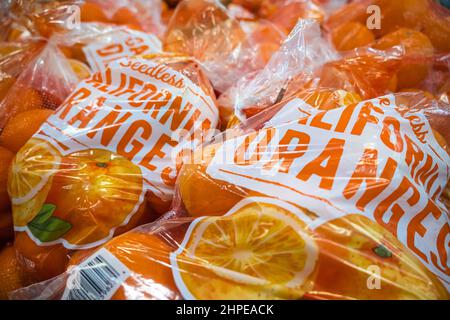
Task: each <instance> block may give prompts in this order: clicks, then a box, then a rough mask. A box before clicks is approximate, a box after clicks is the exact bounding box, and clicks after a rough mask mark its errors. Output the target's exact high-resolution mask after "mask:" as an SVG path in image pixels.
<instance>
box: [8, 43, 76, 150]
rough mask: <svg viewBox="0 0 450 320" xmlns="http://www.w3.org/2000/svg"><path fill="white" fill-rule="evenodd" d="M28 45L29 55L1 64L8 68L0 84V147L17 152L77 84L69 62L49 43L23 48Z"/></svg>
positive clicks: (18, 56)
mask: <svg viewBox="0 0 450 320" xmlns="http://www.w3.org/2000/svg"><path fill="white" fill-rule="evenodd" d="M30 46H31V51H30V52H31V53H32V56H30V53H26V54H25V58H24V55H21V54H17V55H13V56H12V57H9V56H8V57H6V59H7V60H8V61H7V62H6V61H5V64H6V65H7V66H10V67H11V69H10V78H8V81H6V82H5V81H4V82H3V83H2V86H5V91H6V93H5V95H4V98H3V100H2V101H1V103H0V111H1V112H0V128H2V131H1V134H0V145H1V146H3V147H6V148H8V149H10V150H11V151H13V152H17V151H19V149H20V148H21V147H22V146H23V144H24V143H25V142H26V140H27V139H28V138H29V137H30V136H31V135H32V134H33V133H34V132H35V130H37V129H38V128H39V126H40V125H41V123H42V122H43V121H44V120H45V118H46V117H48V116H49V115H50V114H51V113H52V112H53V111H54V110H55V109H56V108H57V107H59V106H60V104H61V103H62V102H63V100H64V99H65V98H66V97H67V96H68V95H69V94H70V93H71V92H72V90H73V89H74V88H75V86H76V85H77V84H78V82H79V78H78V76H77V74H76V73H75V71H74V70H73V69H72V67H71V64H70V61H68V60H67V59H66V58H65V57H64V55H63V54H62V53H61V52H60V51H59V50H58V48H57V46H56V45H55V44H54V43H53V42H51V41H49V42H44V41H41V42H38V43H36V44H34V43H33V44H30V45H27V46H25V48H30ZM25 50H27V49H25ZM18 69H20V72H16V70H18ZM5 72H7V71H6V70H5Z"/></svg>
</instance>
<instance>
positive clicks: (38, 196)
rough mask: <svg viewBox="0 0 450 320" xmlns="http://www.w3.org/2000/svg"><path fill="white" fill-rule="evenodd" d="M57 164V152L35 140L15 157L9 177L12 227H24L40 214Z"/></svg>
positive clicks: (59, 159) (30, 141)
mask: <svg viewBox="0 0 450 320" xmlns="http://www.w3.org/2000/svg"><path fill="white" fill-rule="evenodd" d="M60 162H61V155H60V153H59V151H58V150H56V149H55V148H54V147H53V146H52V145H50V144H49V143H48V142H46V141H44V140H41V139H36V138H32V139H30V140H29V141H28V142H27V143H26V144H25V145H24V146H23V147H22V148H21V149H20V151H19V152H18V153H17V154H16V156H15V158H14V160H13V162H12V164H11V167H10V170H9V174H8V193H9V195H10V197H11V202H12V207H13V217H14V225H15V226H19V227H22V226H25V225H26V224H27V223H28V222H29V221H31V220H32V219H33V218H34V217H35V216H36V215H37V214H38V213H39V211H40V209H41V207H42V205H43V204H44V201H45V198H46V197H47V194H48V192H49V190H50V187H51V178H52V176H53V175H54V174H55V172H56V171H57V170H58V168H59V164H60Z"/></svg>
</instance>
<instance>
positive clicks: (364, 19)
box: [324, 0, 450, 52]
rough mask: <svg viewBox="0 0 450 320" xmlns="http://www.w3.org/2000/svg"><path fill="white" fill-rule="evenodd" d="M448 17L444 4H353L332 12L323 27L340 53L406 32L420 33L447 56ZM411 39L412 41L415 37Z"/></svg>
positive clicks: (373, 0) (366, 0) (385, 0)
mask: <svg viewBox="0 0 450 320" xmlns="http://www.w3.org/2000/svg"><path fill="white" fill-rule="evenodd" d="M447 6H448V4H447ZM449 17H450V8H447V7H446V5H445V2H444V1H435V0H409V1H390V0H356V1H352V2H351V3H349V4H347V5H345V6H343V7H342V8H340V9H339V10H337V11H336V12H334V13H333V14H332V15H331V16H330V17H329V18H328V19H327V21H326V22H325V24H324V27H325V29H326V30H328V31H329V32H330V33H331V35H332V38H333V40H336V42H335V45H336V44H337V46H338V47H340V48H341V49H346V50H348V49H352V48H354V47H357V46H361V45H366V44H369V43H370V42H372V41H373V40H375V39H379V38H381V37H384V36H386V35H388V34H392V33H394V32H397V31H399V30H402V29H409V30H415V31H420V32H421V33H422V34H423V35H424V36H425V37H426V38H427V39H429V42H430V43H431V44H432V46H433V47H434V48H435V49H436V50H437V51H443V52H448V51H450V42H449V41H448V39H449V37H450V20H449ZM412 38H413V39H412V40H413V41H414V36H412ZM415 42H416V43H417V41H415Z"/></svg>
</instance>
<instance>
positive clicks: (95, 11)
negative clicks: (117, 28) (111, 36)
mask: <svg viewBox="0 0 450 320" xmlns="http://www.w3.org/2000/svg"><path fill="white" fill-rule="evenodd" d="M81 21H82V22H109V19H108V18H107V17H106V15H105V13H104V12H103V9H102V8H101V7H100V6H99V5H97V4H95V3H90V2H85V3H83V5H82V6H81Z"/></svg>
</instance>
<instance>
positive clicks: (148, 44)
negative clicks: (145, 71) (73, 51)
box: [83, 28, 162, 72]
mask: <svg viewBox="0 0 450 320" xmlns="http://www.w3.org/2000/svg"><path fill="white" fill-rule="evenodd" d="M83 52H84V54H85V55H86V58H87V60H88V62H89V65H90V66H91V68H92V70H93V71H94V72H97V71H100V70H102V69H105V68H106V67H107V66H108V65H109V64H110V63H112V62H113V61H117V60H120V59H123V58H127V57H133V56H137V55H142V54H150V53H158V52H162V45H161V41H159V39H158V38H157V37H156V36H154V35H151V34H148V33H144V32H140V31H136V30H130V29H125V28H122V29H119V30H116V31H114V32H111V33H110V34H107V36H103V37H101V38H100V39H98V41H95V42H92V43H90V44H88V45H87V46H85V47H84V48H83Z"/></svg>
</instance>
